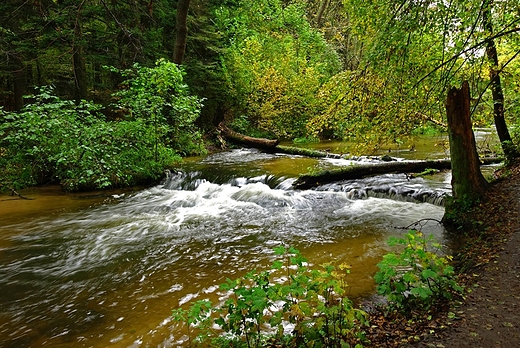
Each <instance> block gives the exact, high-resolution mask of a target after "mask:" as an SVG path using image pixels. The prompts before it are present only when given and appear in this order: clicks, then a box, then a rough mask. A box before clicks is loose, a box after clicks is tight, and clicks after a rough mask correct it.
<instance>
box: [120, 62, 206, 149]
mask: <svg viewBox="0 0 520 348" xmlns="http://www.w3.org/2000/svg"><path fill="white" fill-rule="evenodd" d="M122 75H123V76H125V77H129V79H128V80H126V81H125V82H124V83H123V85H125V86H126V88H125V89H123V90H121V91H119V92H116V93H115V94H114V96H115V97H116V99H117V104H116V105H117V109H119V110H123V112H124V113H125V115H124V118H125V119H127V120H132V121H135V120H140V121H142V122H144V123H145V124H146V125H148V126H149V127H152V128H153V129H154V130H155V132H156V135H155V137H156V138H157V139H158V140H157V142H161V143H163V144H165V145H168V147H170V148H171V149H173V150H174V151H175V152H177V153H178V154H181V155H183V156H187V155H198V154H201V153H202V152H204V148H203V144H202V138H201V134H200V132H199V130H198V128H197V127H196V126H195V120H196V119H197V117H198V116H199V114H200V111H201V109H202V100H201V99H199V98H198V97H196V96H192V95H190V93H189V90H188V86H187V85H186V84H185V83H184V77H183V71H182V70H181V69H180V68H179V67H178V66H177V65H175V64H173V63H171V62H168V61H166V60H159V61H158V62H157V64H156V66H155V67H154V68H146V67H141V66H140V65H139V64H135V65H134V68H133V69H130V70H125V71H123V72H122Z"/></svg>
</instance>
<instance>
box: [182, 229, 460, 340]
mask: <svg viewBox="0 0 520 348" xmlns="http://www.w3.org/2000/svg"><path fill="white" fill-rule="evenodd" d="M389 244H390V245H394V246H400V249H401V250H400V251H399V252H398V253H390V254H388V255H386V256H385V257H384V258H383V260H382V261H381V262H380V263H379V264H378V267H379V269H380V270H379V272H377V274H376V275H375V278H374V279H375V281H376V284H377V290H378V292H379V293H380V294H382V295H385V296H386V298H387V300H388V304H387V307H386V308H387V309H388V311H393V312H394V313H395V312H396V311H398V312H400V313H403V314H406V313H412V312H414V313H417V312H422V313H427V312H428V311H429V310H430V309H431V307H432V306H434V305H435V304H437V303H439V301H449V300H451V299H452V298H453V297H454V296H458V295H460V294H462V292H463V289H462V287H461V286H460V285H459V284H458V283H457V276H456V274H455V272H454V271H453V268H452V266H451V265H450V264H449V263H450V261H451V258H450V257H449V256H441V255H439V254H438V253H437V251H438V250H439V249H440V245H439V244H438V243H436V242H435V241H434V240H433V238H432V237H429V238H426V237H424V236H423V234H422V233H421V232H418V231H409V232H408V234H406V236H405V237H403V238H391V239H390V240H389ZM274 253H275V255H277V260H276V261H274V262H273V264H272V266H271V268H270V269H269V270H265V271H256V270H254V271H251V272H250V273H248V274H246V275H245V276H244V277H241V278H238V279H235V280H231V279H227V281H226V283H224V284H222V285H221V286H220V289H221V291H224V292H225V293H226V294H227V297H226V298H227V299H225V300H223V302H221V303H218V304H213V303H212V302H211V301H209V300H199V301H197V302H194V303H192V304H191V306H190V307H189V308H187V309H184V308H178V309H175V310H174V311H173V318H174V320H175V321H177V322H179V323H182V324H183V325H185V328H186V330H187V332H188V338H187V343H188V345H189V346H190V347H191V346H208V345H209V346H212V347H266V346H268V347H363V346H364V345H366V344H370V341H369V340H368V338H367V336H366V333H367V332H368V331H372V329H373V328H372V327H370V323H369V318H370V315H369V314H368V313H366V312H365V311H363V310H361V309H359V308H356V307H355V306H354V304H353V302H352V300H350V299H349V298H348V297H347V296H346V288H347V286H348V285H347V282H346V278H347V275H348V274H349V273H350V269H349V266H348V265H346V264H339V265H336V264H333V263H328V264H323V265H321V266H320V267H319V268H317V269H316V268H311V267H310V266H309V264H308V263H307V259H305V258H304V257H303V256H302V255H301V253H300V251H298V250H297V249H295V248H292V247H289V248H286V247H283V246H280V247H277V248H275V249H274ZM369 329H370V330H369Z"/></svg>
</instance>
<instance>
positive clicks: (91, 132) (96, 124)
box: [0, 87, 180, 190]
mask: <svg viewBox="0 0 520 348" xmlns="http://www.w3.org/2000/svg"><path fill="white" fill-rule="evenodd" d="M34 98H35V102H34V103H32V104H28V105H27V106H26V107H25V108H24V109H23V110H22V111H21V112H19V113H11V112H3V111H1V112H0V147H1V148H2V149H3V151H2V156H1V157H0V160H1V161H2V162H4V163H3V164H5V168H7V169H8V170H6V171H5V172H4V173H2V174H1V178H0V180H1V181H2V186H4V188H8V187H14V188H20V187H24V186H28V185H33V184H43V183H48V182H59V183H61V184H62V185H63V187H64V188H65V189H66V190H80V189H82V190H86V189H101V188H107V187H116V186H128V185H135V184H140V183H143V182H149V181H152V180H157V179H158V178H159V177H160V176H161V175H162V173H163V170H164V168H166V167H169V166H171V165H172V164H173V163H174V162H176V161H178V160H179V159H180V157H179V156H178V155H177V154H176V153H175V152H174V151H173V150H172V149H170V148H168V147H166V145H165V144H164V143H162V142H159V141H157V140H158V139H157V134H158V132H159V133H160V132H165V127H162V126H161V127H155V126H153V125H150V124H148V123H146V122H144V121H143V120H140V119H137V120H133V121H118V122H116V121H114V122H107V121H105V120H104V116H103V115H102V114H101V113H100V110H101V108H102V107H101V106H100V105H96V104H92V103H89V102H86V101H82V102H81V103H79V104H78V105H76V104H74V102H72V101H67V100H61V99H60V98H58V97H56V96H54V95H53V94H52V89H51V88H48V87H43V88H41V90H40V93H39V94H38V95H36V96H34Z"/></svg>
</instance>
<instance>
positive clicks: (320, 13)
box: [316, 0, 329, 28]
mask: <svg viewBox="0 0 520 348" xmlns="http://www.w3.org/2000/svg"><path fill="white" fill-rule="evenodd" d="M328 4H329V0H322V2H321V5H320V8H319V10H318V14H317V15H316V26H317V27H318V28H319V27H321V20H322V18H323V13H324V12H325V9H326V8H327V5H328Z"/></svg>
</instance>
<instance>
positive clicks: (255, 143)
mask: <svg viewBox="0 0 520 348" xmlns="http://www.w3.org/2000/svg"><path fill="white" fill-rule="evenodd" d="M217 129H218V130H219V131H220V134H222V136H224V137H225V138H226V139H228V140H229V141H231V142H233V143H237V144H242V145H247V146H250V147H255V148H259V149H263V150H272V149H274V148H275V147H276V146H277V145H278V144H279V143H280V141H279V140H271V139H264V138H253V137H250V136H247V135H243V134H240V133H238V132H235V131H234V130H232V129H229V128H228V127H226V126H225V125H224V124H223V123H221V124H219V126H218V128H217Z"/></svg>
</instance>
